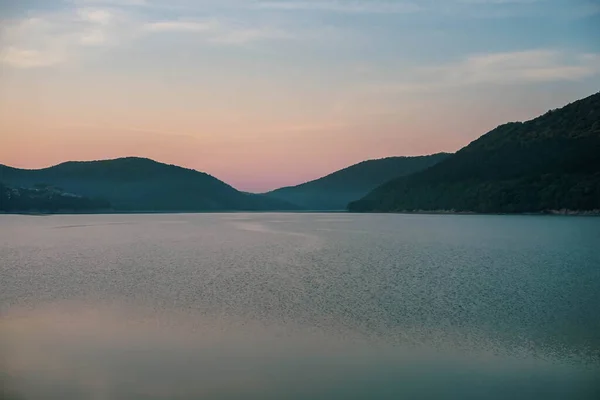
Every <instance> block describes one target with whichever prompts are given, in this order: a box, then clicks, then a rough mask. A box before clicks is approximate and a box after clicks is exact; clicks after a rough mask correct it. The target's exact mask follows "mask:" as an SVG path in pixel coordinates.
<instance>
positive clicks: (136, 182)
mask: <svg viewBox="0 0 600 400" xmlns="http://www.w3.org/2000/svg"><path fill="white" fill-rule="evenodd" d="M0 182H2V183H4V184H6V185H10V186H13V187H24V188H28V187H33V186H34V185H36V184H45V185H52V186H55V187H60V188H62V189H64V190H66V191H68V192H71V193H74V194H77V195H80V196H83V197H90V198H102V199H105V200H107V201H108V202H110V204H111V207H112V209H113V210H115V211H176V212H183V211H266V210H294V209H297V207H296V206H294V205H291V204H289V203H286V202H284V201H280V200H277V199H271V198H268V197H265V196H260V195H251V194H247V193H242V192H240V191H238V190H236V189H234V188H233V187H231V186H229V185H227V184H226V183H224V182H222V181H220V180H218V179H217V178H215V177H213V176H211V175H208V174H206V173H203V172H199V171H195V170H192V169H186V168H182V167H178V166H175V165H169V164H163V163H159V162H157V161H153V160H150V159H147V158H139V157H126V158H118V159H113V160H101V161H69V162H65V163H62V164H58V165H56V166H53V167H49V168H43V169H37V170H26V169H18V168H12V167H8V166H4V165H0Z"/></svg>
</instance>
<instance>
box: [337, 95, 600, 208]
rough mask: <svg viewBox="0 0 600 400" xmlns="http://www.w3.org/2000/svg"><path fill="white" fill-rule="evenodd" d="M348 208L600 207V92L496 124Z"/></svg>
mask: <svg viewBox="0 0 600 400" xmlns="http://www.w3.org/2000/svg"><path fill="white" fill-rule="evenodd" d="M348 208H349V210H350V211H356V212H367V211H383V212H385V211H417V210H422V211H432V210H454V211H472V212H483V213H521V212H544V211H551V210H577V211H584V210H599V209H600V93H597V94H595V95H592V96H590V97H588V98H585V99H583V100H579V101H576V102H574V103H572V104H569V105H567V106H565V107H563V108H561V109H557V110H552V111H549V112H547V113H546V114H544V115H543V116H541V117H538V118H535V119H533V120H531V121H527V122H513V123H508V124H505V125H502V126H499V127H497V128H496V129H494V130H492V131H491V132H489V133H487V134H485V135H483V136H482V137H480V138H479V139H477V140H475V141H474V142H472V143H470V144H469V145H468V146H466V147H464V148H463V149H461V150H460V151H458V152H457V153H456V154H454V155H452V156H450V157H448V158H447V159H446V160H444V161H442V162H440V163H439V164H436V165H434V166H433V167H431V168H428V169H426V170H424V171H421V172H418V173H415V174H413V175H410V176H406V177H403V178H399V179H395V180H392V181H391V182H389V183H386V184H384V185H382V186H380V187H378V188H377V189H375V190H374V191H372V192H371V193H369V194H368V195H367V196H366V197H364V198H363V199H361V200H359V201H355V202H353V203H350V204H349V206H348Z"/></svg>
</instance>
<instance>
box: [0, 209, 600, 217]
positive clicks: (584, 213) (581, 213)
mask: <svg viewBox="0 0 600 400" xmlns="http://www.w3.org/2000/svg"><path fill="white" fill-rule="evenodd" d="M240 213H244V214H276V213H284V214H406V215H506V216H509V215H513V216H519V215H520V216H566V217H600V210H566V209H565V210H548V211H540V212H522V213H503V212H490V213H482V212H475V211H453V210H417V211H370V212H356V211H344V210H219V211H217V210H211V211H198V210H196V211H189V210H188V211H145V210H139V211H129V210H128V211H118V210H110V211H108V210H107V211H92V212H89V211H87V212H75V211H64V212H42V211H20V212H16V211H15V212H12V211H0V215H24V216H51V215H122V214H130V215H143V214H240Z"/></svg>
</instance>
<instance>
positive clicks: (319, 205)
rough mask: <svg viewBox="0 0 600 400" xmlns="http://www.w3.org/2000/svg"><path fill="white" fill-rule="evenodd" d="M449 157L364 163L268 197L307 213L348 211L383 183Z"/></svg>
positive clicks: (435, 156) (273, 192)
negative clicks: (313, 211)
mask: <svg viewBox="0 0 600 400" xmlns="http://www.w3.org/2000/svg"><path fill="white" fill-rule="evenodd" d="M448 156H449V154H446V153H439V154H433V155H430V156H420V157H389V158H382V159H379V160H368V161H363V162H361V163H358V164H355V165H352V166H350V167H347V168H344V169H342V170H339V171H336V172H334V173H332V174H329V175H327V176H324V177H322V178H319V179H316V180H314V181H310V182H307V183H303V184H301V185H298V186H293V187H284V188H281V189H277V190H274V191H272V192H269V193H265V195H266V196H268V197H271V198H274V199H279V200H283V201H287V202H290V203H294V204H296V205H298V206H300V207H302V208H304V209H308V210H323V211H324V210H345V209H346V206H347V205H348V203H349V202H350V201H353V200H357V199H360V198H361V197H363V196H364V195H366V194H367V193H369V192H370V191H371V190H373V189H374V188H376V187H377V186H379V185H381V184H383V183H384V182H387V181H389V180H391V179H393V178H397V177H399V176H404V175H408V174H412V173H414V172H417V171H420V170H423V169H425V168H428V167H430V166H432V165H435V164H437V163H438V162H440V161H442V160H444V159H445V158H447V157H448Z"/></svg>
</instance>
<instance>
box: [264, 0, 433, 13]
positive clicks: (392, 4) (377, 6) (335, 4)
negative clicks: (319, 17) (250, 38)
mask: <svg viewBox="0 0 600 400" xmlns="http://www.w3.org/2000/svg"><path fill="white" fill-rule="evenodd" d="M257 7H258V8H263V9H275V10H290V11H298V10H306V11H328V12H342V13H411V12H415V11H419V10H421V6H420V5H419V4H417V3H414V2H405V1H401V0H399V1H390V0H387V1H383V0H372V1H365V0H301V1H285V0H283V1H281V0H280V1H262V2H259V3H258V4H257Z"/></svg>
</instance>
